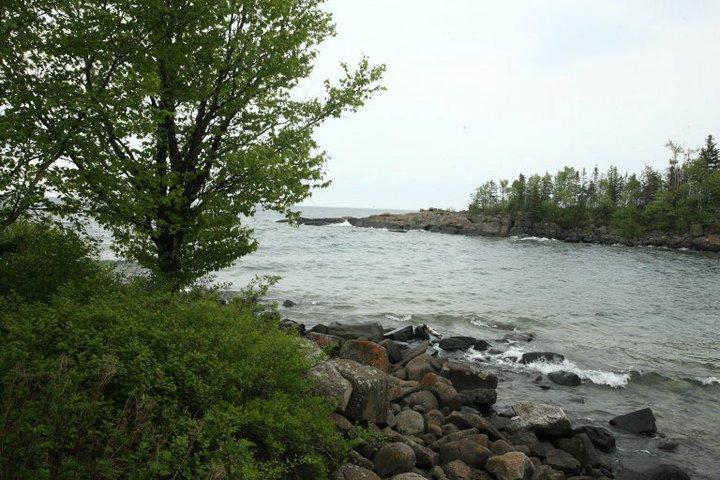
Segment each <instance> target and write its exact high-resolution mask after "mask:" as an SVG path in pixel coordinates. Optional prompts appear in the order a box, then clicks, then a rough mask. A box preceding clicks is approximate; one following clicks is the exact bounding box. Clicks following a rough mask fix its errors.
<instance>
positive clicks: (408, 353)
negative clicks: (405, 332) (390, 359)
mask: <svg viewBox="0 0 720 480" xmlns="http://www.w3.org/2000/svg"><path fill="white" fill-rule="evenodd" d="M429 346H430V342H428V341H427V340H423V341H422V342H420V343H418V344H417V345H415V346H413V347H410V348H408V349H407V350H405V352H403V359H402V361H401V362H400V364H399V365H401V366H405V365H407V364H408V362H410V360H412V359H413V358H415V357H417V356H418V355H422V354H423V353H426V352H427V349H428V347H429Z"/></svg>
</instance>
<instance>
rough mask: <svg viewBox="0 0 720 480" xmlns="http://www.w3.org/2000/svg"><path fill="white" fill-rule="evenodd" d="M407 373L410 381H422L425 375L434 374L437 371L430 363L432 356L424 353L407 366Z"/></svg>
mask: <svg viewBox="0 0 720 480" xmlns="http://www.w3.org/2000/svg"><path fill="white" fill-rule="evenodd" d="M405 371H406V372H407V376H408V379H409V380H416V381H420V380H422V378H423V377H424V376H425V374H427V373H430V372H434V371H435V369H434V368H433V366H432V363H431V362H430V355H428V354H427V353H423V354H420V355H418V356H417V357H415V358H413V359H412V360H410V361H409V362H408V364H407V365H406V366H405Z"/></svg>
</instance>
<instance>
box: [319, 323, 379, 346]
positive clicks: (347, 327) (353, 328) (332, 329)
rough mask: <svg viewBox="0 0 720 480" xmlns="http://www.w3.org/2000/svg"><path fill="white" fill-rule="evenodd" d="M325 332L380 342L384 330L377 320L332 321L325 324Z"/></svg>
mask: <svg viewBox="0 0 720 480" xmlns="http://www.w3.org/2000/svg"><path fill="white" fill-rule="evenodd" d="M326 328H327V331H325V332H319V333H327V334H329V335H335V336H336V337H340V338H345V339H364V340H372V341H373V342H381V341H382V340H383V336H384V334H385V332H384V331H383V328H382V325H380V323H378V322H358V323H340V322H333V323H330V324H328V325H327V326H326Z"/></svg>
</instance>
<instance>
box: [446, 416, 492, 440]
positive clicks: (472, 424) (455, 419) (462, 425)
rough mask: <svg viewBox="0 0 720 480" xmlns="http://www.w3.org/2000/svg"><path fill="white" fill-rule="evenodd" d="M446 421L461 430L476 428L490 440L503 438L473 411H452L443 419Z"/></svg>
mask: <svg viewBox="0 0 720 480" xmlns="http://www.w3.org/2000/svg"><path fill="white" fill-rule="evenodd" d="M445 422H446V423H449V424H452V425H455V426H456V427H458V428H459V429H461V430H467V429H469V428H476V429H477V431H478V433H483V434H485V435H487V436H488V437H489V438H490V439H491V440H499V439H501V438H503V436H502V434H501V433H500V432H499V431H498V430H497V429H496V428H495V427H493V426H492V425H490V423H489V422H488V421H487V420H486V419H484V418H483V417H481V416H480V415H475V414H474V413H468V412H452V413H450V415H448V416H447V418H446V419H445Z"/></svg>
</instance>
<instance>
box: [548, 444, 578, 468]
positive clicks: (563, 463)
mask: <svg viewBox="0 0 720 480" xmlns="http://www.w3.org/2000/svg"><path fill="white" fill-rule="evenodd" d="M545 463H546V464H547V465H549V466H551V467H552V468H554V469H555V470H559V471H561V472H565V473H567V474H577V473H580V471H581V465H580V462H579V461H578V460H577V459H576V458H575V457H573V456H572V455H570V454H569V453H568V452H566V451H564V450H553V451H551V452H549V453H548V455H547V457H545Z"/></svg>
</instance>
